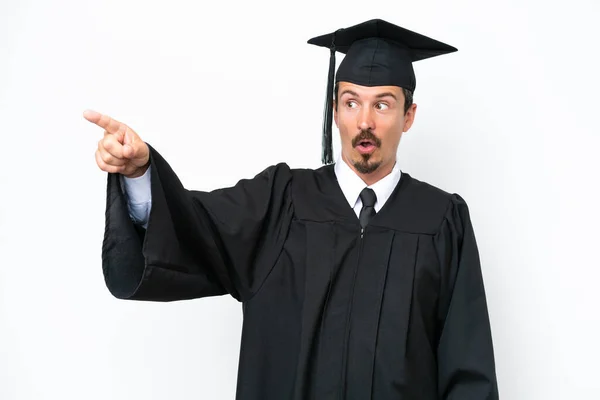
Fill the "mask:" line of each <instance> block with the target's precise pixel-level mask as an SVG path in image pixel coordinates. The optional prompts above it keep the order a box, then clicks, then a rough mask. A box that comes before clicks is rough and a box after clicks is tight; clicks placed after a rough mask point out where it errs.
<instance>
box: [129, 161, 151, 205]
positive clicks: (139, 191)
mask: <svg viewBox="0 0 600 400" xmlns="http://www.w3.org/2000/svg"><path fill="white" fill-rule="evenodd" d="M150 177H151V175H150V167H148V169H147V170H146V172H144V175H142V176H138V177H137V178H127V177H126V176H123V186H124V188H123V189H124V190H125V193H127V197H128V200H129V201H128V202H129V204H131V205H136V204H146V203H148V202H150V201H151V200H152V190H151V189H150V182H151V179H150Z"/></svg>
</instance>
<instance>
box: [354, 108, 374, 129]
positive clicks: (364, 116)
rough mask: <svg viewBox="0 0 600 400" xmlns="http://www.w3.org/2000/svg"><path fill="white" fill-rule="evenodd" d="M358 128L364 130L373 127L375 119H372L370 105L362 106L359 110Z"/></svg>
mask: <svg viewBox="0 0 600 400" xmlns="http://www.w3.org/2000/svg"><path fill="white" fill-rule="evenodd" d="M358 128H359V129H361V130H365V131H366V130H374V129H375V120H374V119H373V110H372V109H371V107H363V108H362V109H361V110H360V114H359V116H358Z"/></svg>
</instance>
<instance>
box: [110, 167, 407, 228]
mask: <svg viewBox="0 0 600 400" xmlns="http://www.w3.org/2000/svg"><path fill="white" fill-rule="evenodd" d="M334 171H335V175H336V177H337V180H338V183H339V185H340V188H341V189H342V192H343V193H344V196H345V197H346V200H347V201H348V204H350V207H352V208H353V209H354V212H355V213H356V216H357V217H358V216H359V215H360V210H361V208H362V201H361V199H360V192H361V191H362V190H363V189H364V188H365V187H367V185H366V184H365V182H363V180H362V179H361V178H360V177H359V176H358V175H357V174H356V173H355V172H354V171H353V170H352V169H351V168H350V167H349V166H348V164H346V163H345V162H344V161H343V160H341V159H338V160H337V162H336V163H335V165H334ZM150 174H151V172H150V168H148V169H147V170H146V172H145V173H144V175H142V176H140V177H137V178H126V177H124V176H123V175H121V178H122V179H121V183H122V186H121V187H122V188H123V191H124V193H125V196H126V197H127V207H128V209H129V215H130V216H131V218H132V219H133V221H135V222H136V223H137V224H139V225H142V226H143V227H144V228H147V226H148V219H149V218H150V209H151V207H152V192H151V190H150ZM401 176H402V171H401V170H400V167H399V166H398V163H396V164H395V165H394V168H393V169H392V172H390V173H389V174H388V175H386V176H385V177H384V178H382V179H380V180H379V181H377V182H376V183H374V184H373V185H370V186H368V187H369V188H371V189H373V191H374V192H375V195H376V196H377V201H376V202H375V212H379V210H381V207H383V205H384V204H385V203H386V201H387V200H388V199H389V198H390V195H391V194H392V192H393V191H394V188H395V187H396V185H397V184H398V182H399V181H400V177H401Z"/></svg>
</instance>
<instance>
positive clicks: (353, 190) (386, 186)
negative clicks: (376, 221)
mask: <svg viewBox="0 0 600 400" xmlns="http://www.w3.org/2000/svg"><path fill="white" fill-rule="evenodd" d="M334 170H335V175H336V177H337V180H338V182H339V185H340V188H341V189H342V192H343V193H344V196H345V197H346V200H347V201H348V204H350V207H352V208H354V207H355V206H356V203H357V202H358V201H359V195H360V192H361V191H362V190H363V189H364V188H365V187H367V185H366V184H365V182H364V181H363V180H362V179H361V178H360V177H359V176H358V175H357V174H356V173H355V172H354V171H353V170H352V169H351V168H350V167H349V166H348V164H346V162H345V161H344V160H342V159H341V157H340V158H338V160H337V162H336V163H335V166H334ZM401 175H402V171H401V170H400V166H399V165H398V163H397V162H396V163H395V164H394V168H393V169H392V172H390V173H389V174H388V175H386V176H385V177H383V178H382V179H380V180H379V181H377V182H375V183H374V184H373V185H370V186H368V187H369V188H371V189H373V191H374V192H375V195H376V196H377V202H376V203H375V210H376V211H379V210H380V209H381V207H383V205H384V204H385V202H386V201H387V199H388V198H389V197H390V195H391V194H392V192H393V191H394V188H395V187H396V185H397V184H398V182H399V181H400V177H401Z"/></svg>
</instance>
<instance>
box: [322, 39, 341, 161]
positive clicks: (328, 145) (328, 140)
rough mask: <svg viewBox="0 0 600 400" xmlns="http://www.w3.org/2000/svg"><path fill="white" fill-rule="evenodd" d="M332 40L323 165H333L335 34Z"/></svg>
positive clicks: (324, 126) (326, 100) (324, 128)
mask: <svg viewBox="0 0 600 400" xmlns="http://www.w3.org/2000/svg"><path fill="white" fill-rule="evenodd" d="M336 33H337V31H336V32H335V33H334V34H333V38H332V39H331V48H330V51H331V54H330V56H329V74H328V75H327V94H326V97H325V110H324V116H323V144H322V147H323V150H322V156H321V161H322V163H323V164H332V163H333V145H332V137H331V136H332V133H331V131H332V125H333V87H334V75H335V34H336Z"/></svg>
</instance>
